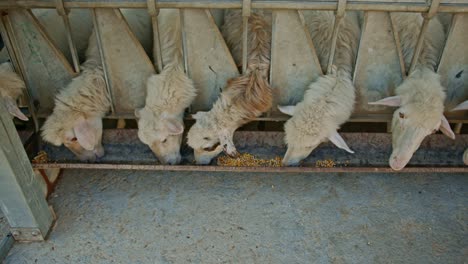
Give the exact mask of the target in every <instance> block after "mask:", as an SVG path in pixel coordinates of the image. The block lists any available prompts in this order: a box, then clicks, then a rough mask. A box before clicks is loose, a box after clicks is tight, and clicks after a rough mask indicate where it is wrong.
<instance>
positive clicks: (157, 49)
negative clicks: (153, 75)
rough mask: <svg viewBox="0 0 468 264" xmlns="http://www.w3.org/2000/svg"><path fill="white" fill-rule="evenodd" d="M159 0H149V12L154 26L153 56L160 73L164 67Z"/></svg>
mask: <svg viewBox="0 0 468 264" xmlns="http://www.w3.org/2000/svg"><path fill="white" fill-rule="evenodd" d="M156 2H157V0H147V3H148V13H149V15H150V16H151V23H152V26H153V58H154V64H155V66H156V71H157V72H158V73H160V72H161V71H162V69H163V67H164V64H163V60H162V51H161V40H160V37H159V22H158V14H159V9H156Z"/></svg>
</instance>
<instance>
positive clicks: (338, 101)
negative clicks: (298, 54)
mask: <svg viewBox="0 0 468 264" xmlns="http://www.w3.org/2000/svg"><path fill="white" fill-rule="evenodd" d="M304 17H305V19H306V24H307V26H308V28H309V30H310V33H311V37H312V39H313V41H314V45H315V47H316V48H317V52H318V54H319V58H320V62H321V65H322V68H326V65H327V62H328V56H329V53H330V43H331V39H332V33H333V25H334V15H333V12H325V11H307V12H304ZM359 34H360V28H359V22H358V18H357V14H356V13H355V12H347V13H346V15H345V18H344V19H343V21H342V24H341V27H340V31H339V33H338V39H337V43H336V54H335V60H334V67H333V68H332V69H333V70H332V72H331V73H328V74H327V75H325V76H321V77H319V78H318V79H317V80H316V81H315V82H313V83H312V84H310V86H309V88H308V90H306V92H305V95H304V99H303V101H302V102H300V103H298V104H297V105H296V106H279V107H278V108H279V110H280V111H281V112H283V113H285V114H288V115H291V116H292V117H291V118H290V119H289V120H288V121H287V122H286V124H285V132H286V136H285V141H286V144H287V145H288V150H287V152H286V154H285V156H284V158H283V161H282V162H283V165H286V166H290V165H298V164H299V162H300V161H302V160H303V159H304V158H306V157H307V156H309V154H310V153H311V152H312V151H313V150H314V149H315V148H316V147H317V146H318V145H319V144H320V143H322V142H324V141H327V140H330V141H331V142H332V143H334V144H335V145H336V146H337V147H339V148H342V149H344V150H346V151H348V152H350V153H354V152H353V151H352V150H351V149H350V148H349V147H348V146H347V145H346V142H345V141H344V140H343V138H342V137H341V136H340V135H339V134H338V132H337V130H338V129H339V127H340V125H341V124H343V123H344V122H346V120H348V119H349V117H350V115H351V113H352V111H353V107H354V101H355V88H354V85H353V82H352V71H353V65H354V61H355V57H356V53H357V49H358V43H359Z"/></svg>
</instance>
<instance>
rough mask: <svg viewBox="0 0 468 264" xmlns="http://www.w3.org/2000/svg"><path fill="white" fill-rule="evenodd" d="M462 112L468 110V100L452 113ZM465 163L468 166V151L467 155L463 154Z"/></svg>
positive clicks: (466, 151) (467, 151) (467, 150)
mask: <svg viewBox="0 0 468 264" xmlns="http://www.w3.org/2000/svg"><path fill="white" fill-rule="evenodd" d="M461 110H468V100H466V101H465V102H463V103H461V104H459V105H457V107H455V108H454V109H452V111H461ZM463 162H464V163H465V165H468V149H466V150H465V153H463Z"/></svg>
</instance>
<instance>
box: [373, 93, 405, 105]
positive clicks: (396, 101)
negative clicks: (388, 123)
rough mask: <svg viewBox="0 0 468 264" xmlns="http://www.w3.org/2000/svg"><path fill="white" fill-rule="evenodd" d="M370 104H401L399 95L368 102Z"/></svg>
mask: <svg viewBox="0 0 468 264" xmlns="http://www.w3.org/2000/svg"><path fill="white" fill-rule="evenodd" d="M368 104H370V105H385V106H400V105H401V97H400V96H399V95H397V96H390V97H386V98H384V99H381V100H378V101H376V102H370V103H368Z"/></svg>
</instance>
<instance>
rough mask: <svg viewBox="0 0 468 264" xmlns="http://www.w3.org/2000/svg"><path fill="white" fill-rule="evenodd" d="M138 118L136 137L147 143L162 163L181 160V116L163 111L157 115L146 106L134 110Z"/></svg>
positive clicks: (172, 163) (171, 163) (182, 127)
mask: <svg viewBox="0 0 468 264" xmlns="http://www.w3.org/2000/svg"><path fill="white" fill-rule="evenodd" d="M135 116H136V117H137V118H138V138H140V140H141V141H142V142H143V143H145V144H146V145H148V146H149V147H150V148H151V150H152V151H153V153H154V154H155V155H156V157H157V158H158V160H159V161H160V162H161V163H162V164H170V165H175V164H179V163H180V161H181V156H180V145H181V143H182V133H183V132H184V124H183V120H182V117H181V116H174V115H171V114H168V113H166V112H163V113H162V114H159V115H157V114H156V113H155V112H154V111H152V110H151V109H148V108H142V109H137V110H135Z"/></svg>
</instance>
